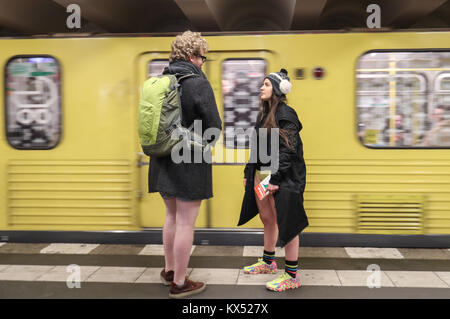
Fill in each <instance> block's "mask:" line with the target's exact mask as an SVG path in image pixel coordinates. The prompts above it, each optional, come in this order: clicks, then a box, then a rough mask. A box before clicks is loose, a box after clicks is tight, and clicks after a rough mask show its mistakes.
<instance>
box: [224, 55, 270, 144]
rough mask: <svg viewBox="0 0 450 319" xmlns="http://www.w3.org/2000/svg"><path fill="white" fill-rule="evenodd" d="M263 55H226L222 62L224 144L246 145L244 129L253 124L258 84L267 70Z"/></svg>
mask: <svg viewBox="0 0 450 319" xmlns="http://www.w3.org/2000/svg"><path fill="white" fill-rule="evenodd" d="M266 68H267V63H266V61H265V60H263V59H228V60H225V61H224V62H223V64H222V92H223V107H224V140H225V146H226V147H227V148H248V147H249V141H250V137H249V136H248V134H244V132H245V131H246V130H247V129H248V128H252V127H254V126H255V123H256V117H257V115H258V112H259V108H260V101H259V88H260V87H261V84H262V81H263V80H264V75H265V74H266Z"/></svg>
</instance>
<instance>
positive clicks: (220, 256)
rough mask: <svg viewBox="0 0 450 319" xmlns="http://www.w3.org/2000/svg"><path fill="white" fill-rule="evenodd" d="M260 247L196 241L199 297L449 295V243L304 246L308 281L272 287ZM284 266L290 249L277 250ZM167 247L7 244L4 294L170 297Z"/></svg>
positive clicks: (303, 275)
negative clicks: (252, 268)
mask: <svg viewBox="0 0 450 319" xmlns="http://www.w3.org/2000/svg"><path fill="white" fill-rule="evenodd" d="M262 251H263V247H259V246H193V247H192V256H191V259H190V263H189V269H188V275H189V277H190V278H191V279H192V280H200V281H204V282H206V284H207V288H206V290H205V292H203V293H201V294H199V295H195V296H191V297H190V298H192V299H234V300H236V299H330V298H331V299H429V298H431V299H448V298H450V249H446V248H445V249H444V248H440V249H418V248H417V249H415V248H370V247H300V248H299V276H300V280H301V283H302V287H300V288H298V289H295V290H289V291H286V292H281V293H277V292H272V291H268V290H266V289H265V283H266V282H267V281H270V280H272V279H273V278H275V277H276V276H277V275H248V274H244V273H243V270H242V268H243V267H244V266H246V265H249V264H252V263H254V262H256V261H257V258H258V257H261V255H262ZM276 261H277V264H278V267H279V272H281V271H283V268H284V250H282V249H279V248H277V251H276ZM163 266H164V253H163V247H162V245H105V244H64V243H53V244H49V243H42V244H23V243H0V298H1V299H116V298H120V299H129V298H131V299H167V298H168V290H169V288H168V287H166V286H164V285H162V284H161V282H160V278H159V273H160V271H161V269H162V267H163Z"/></svg>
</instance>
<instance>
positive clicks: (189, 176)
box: [148, 61, 222, 200]
mask: <svg viewBox="0 0 450 319" xmlns="http://www.w3.org/2000/svg"><path fill="white" fill-rule="evenodd" d="M167 73H170V74H175V75H176V76H177V78H179V77H181V76H183V75H186V74H189V73H194V74H196V75H197V76H196V77H189V78H186V79H184V80H182V81H181V92H182V95H181V108H182V113H181V116H182V120H181V124H182V125H183V126H184V127H187V128H189V127H190V126H191V125H192V124H193V122H194V120H202V130H203V132H204V131H205V130H206V129H208V128H211V127H214V128H218V129H219V130H222V121H221V119H220V116H219V111H218V110H217V105H216V100H215V98H214V93H213V90H212V88H211V85H210V83H209V82H208V80H207V78H206V76H205V75H204V73H203V72H202V71H201V69H200V68H198V67H197V66H195V65H194V64H192V63H190V62H185V61H176V62H173V63H171V64H170V65H169V67H167V68H166V69H164V71H163V74H167ZM206 156H207V157H208V158H209V159H208V161H204V160H203V157H202V162H201V163H194V153H193V151H192V153H191V159H192V162H191V163H183V162H182V163H179V164H177V163H174V162H173V161H172V158H171V156H170V155H168V156H165V157H158V158H156V157H155V158H150V167H149V170H148V191H149V193H153V192H165V193H167V194H169V195H172V196H175V197H181V198H186V199H191V200H201V199H207V198H211V197H212V196H213V192H212V166H211V164H210V163H211V153H210V152H208V153H207V155H206ZM208 162H209V163H208Z"/></svg>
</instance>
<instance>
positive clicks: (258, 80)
mask: <svg viewBox="0 0 450 319" xmlns="http://www.w3.org/2000/svg"><path fill="white" fill-rule="evenodd" d="M207 58H208V60H207V61H208V62H207V63H206V71H207V73H208V79H209V81H210V82H211V85H212V87H213V90H214V95H215V97H216V102H217V107H218V109H219V113H220V116H221V118H222V135H221V138H220V139H219V141H218V142H217V143H216V146H215V147H214V150H213V192H214V197H213V198H212V199H210V200H208V206H207V207H208V215H207V222H208V224H207V226H208V228H235V227H236V225H237V222H238V220H239V214H240V210H241V203H242V199H243V195H244V186H243V177H244V175H243V172H244V167H245V163H246V162H247V160H248V158H249V155H250V154H249V138H250V136H249V134H251V132H250V131H249V129H251V128H253V127H254V125H255V122H256V117H257V114H258V111H259V108H260V99H259V93H260V91H259V89H260V87H261V85H262V82H263V79H264V75H265V74H266V73H267V72H268V71H269V70H270V68H273V66H274V64H275V63H274V60H275V56H274V54H273V53H272V52H270V51H212V52H208V54H207ZM245 227H246V228H261V227H262V223H261V221H260V220H259V218H255V219H253V220H252V221H250V222H249V223H247V224H246V225H245Z"/></svg>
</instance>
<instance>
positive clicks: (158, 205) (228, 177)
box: [137, 51, 274, 228]
mask: <svg viewBox="0 0 450 319" xmlns="http://www.w3.org/2000/svg"><path fill="white" fill-rule="evenodd" d="M168 55H169V52H161V53H149V54H144V55H142V56H141V57H140V59H139V62H138V63H139V66H138V67H139V81H140V82H139V83H140V84H142V82H143V81H144V80H145V79H146V78H147V77H148V76H149V75H154V74H160V73H161V71H162V70H163V68H164V67H165V66H166V65H168V59H167V57H168ZM273 59H274V57H273V54H272V53H270V52H268V51H237V52H236V51H210V52H208V54H207V61H206V62H205V64H204V66H203V69H202V70H203V72H205V74H206V76H207V77H208V79H209V81H210V83H211V86H212V88H213V91H214V95H215V98H216V103H217V107H218V110H219V113H220V117H221V119H222V128H223V131H222V135H221V137H220V139H219V140H218V141H217V143H216V145H215V147H214V148H213V192H214V197H213V198H211V199H209V200H205V201H203V202H202V206H201V208H200V212H199V217H198V218H197V222H196V227H200V228H234V227H235V226H236V225H237V221H238V219H239V213H240V207H241V201H242V197H243V194H244V188H243V184H242V183H243V170H244V165H245V163H246V161H247V159H248V158H249V150H248V146H249V137H248V134H246V130H248V129H249V128H252V127H253V126H254V124H255V121H256V116H257V113H258V109H259V87H260V86H261V84H262V80H263V78H264V75H265V74H266V73H267V70H268V69H269V65H273V64H272V61H273ZM137 150H138V151H137V152H138V156H139V160H138V165H139V172H140V186H139V187H140V191H141V198H140V215H141V225H142V227H162V226H163V222H164V215H165V208H164V203H163V201H162V200H161V197H160V195H159V194H155V193H153V194H148V193H147V176H148V164H149V163H148V157H147V156H145V155H144V154H142V152H141V150H140V146H139V145H137ZM246 226H247V227H249V228H260V227H262V223H261V222H260V221H259V219H257V218H256V219H254V220H253V221H251V222H250V223H248V224H247V225H246Z"/></svg>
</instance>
